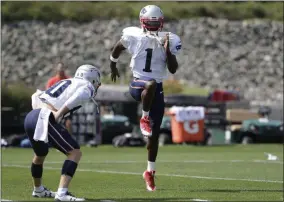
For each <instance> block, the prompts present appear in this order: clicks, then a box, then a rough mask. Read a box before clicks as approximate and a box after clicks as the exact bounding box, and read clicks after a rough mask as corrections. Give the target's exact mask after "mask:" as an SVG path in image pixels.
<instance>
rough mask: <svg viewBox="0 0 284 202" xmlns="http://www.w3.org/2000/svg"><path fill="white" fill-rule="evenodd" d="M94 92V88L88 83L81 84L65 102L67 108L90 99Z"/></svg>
mask: <svg viewBox="0 0 284 202" xmlns="http://www.w3.org/2000/svg"><path fill="white" fill-rule="evenodd" d="M93 94H94V89H93V88H91V87H90V86H89V85H86V86H83V87H81V88H79V89H77V90H76V91H75V93H74V94H73V95H72V96H71V97H70V98H69V99H68V100H67V101H66V102H65V106H66V107H67V108H68V109H70V110H71V109H73V108H75V107H77V106H79V105H83V104H84V103H86V102H88V101H90V100H91V98H92V96H93Z"/></svg>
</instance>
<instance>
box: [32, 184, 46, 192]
mask: <svg viewBox="0 0 284 202" xmlns="http://www.w3.org/2000/svg"><path fill="white" fill-rule="evenodd" d="M43 190H44V188H43V186H42V185H40V186H39V187H34V191H35V192H42V191H43Z"/></svg>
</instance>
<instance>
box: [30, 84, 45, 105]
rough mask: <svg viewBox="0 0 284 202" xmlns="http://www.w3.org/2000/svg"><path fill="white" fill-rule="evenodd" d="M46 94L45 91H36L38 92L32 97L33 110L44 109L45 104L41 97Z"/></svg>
mask: <svg viewBox="0 0 284 202" xmlns="http://www.w3.org/2000/svg"><path fill="white" fill-rule="evenodd" d="M42 93H44V91H41V90H38V89H37V90H36V92H35V93H34V94H33V95H32V108H33V109H39V108H41V107H42V105H43V103H42V101H41V100H40V99H39V96H40V95H41V94H42Z"/></svg>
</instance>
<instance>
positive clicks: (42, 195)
mask: <svg viewBox="0 0 284 202" xmlns="http://www.w3.org/2000/svg"><path fill="white" fill-rule="evenodd" d="M32 195H33V197H38V198H54V197H55V192H53V191H50V190H49V189H47V188H45V187H43V190H42V191H41V192H36V191H33V194H32Z"/></svg>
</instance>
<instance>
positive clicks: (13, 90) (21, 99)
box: [1, 83, 34, 113]
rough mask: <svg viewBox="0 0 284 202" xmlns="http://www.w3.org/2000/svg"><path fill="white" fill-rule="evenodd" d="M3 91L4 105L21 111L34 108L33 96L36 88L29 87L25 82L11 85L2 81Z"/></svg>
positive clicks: (2, 102)
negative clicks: (32, 104)
mask: <svg viewBox="0 0 284 202" xmlns="http://www.w3.org/2000/svg"><path fill="white" fill-rule="evenodd" d="M1 91H2V92H1V93H2V95H1V106H2V107H12V108H14V110H15V111H17V112H19V113H21V112H27V111H29V110H31V109H32V107H31V96H32V94H33V93H34V89H31V88H28V87H27V86H26V85H25V84H21V83H18V84H11V85H6V84H5V83H2V86H1Z"/></svg>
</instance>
